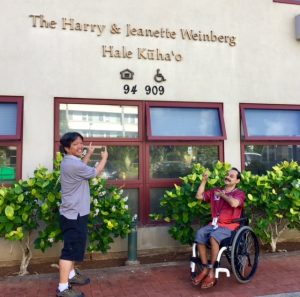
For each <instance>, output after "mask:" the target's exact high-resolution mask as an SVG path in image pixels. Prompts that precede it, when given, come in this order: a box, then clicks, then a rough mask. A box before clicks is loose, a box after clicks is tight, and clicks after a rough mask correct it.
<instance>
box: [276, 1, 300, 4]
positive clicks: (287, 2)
mask: <svg viewBox="0 0 300 297" xmlns="http://www.w3.org/2000/svg"><path fill="white" fill-rule="evenodd" d="M273 1H274V2H278V3H286V4H296V5H300V0H298V1H297V0H273Z"/></svg>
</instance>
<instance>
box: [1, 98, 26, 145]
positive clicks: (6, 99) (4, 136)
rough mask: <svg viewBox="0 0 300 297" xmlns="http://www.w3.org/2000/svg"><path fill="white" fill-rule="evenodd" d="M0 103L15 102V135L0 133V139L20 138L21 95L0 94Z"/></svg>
mask: <svg viewBox="0 0 300 297" xmlns="http://www.w3.org/2000/svg"><path fill="white" fill-rule="evenodd" d="M0 103H15V104H17V125H16V134H15V135H0V140H21V139H22V136H23V133H22V128H23V97H16V96H0Z"/></svg>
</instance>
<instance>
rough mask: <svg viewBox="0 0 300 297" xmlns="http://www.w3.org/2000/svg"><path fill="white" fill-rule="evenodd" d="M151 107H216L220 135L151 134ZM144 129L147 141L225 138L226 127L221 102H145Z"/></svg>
mask: <svg viewBox="0 0 300 297" xmlns="http://www.w3.org/2000/svg"><path fill="white" fill-rule="evenodd" d="M151 107H166V108H173V107H174V108H178V107H182V108H193V107H194V108H201V109H217V110H218V114H219V119H220V129H221V136H186V137H185V136H153V135H152V129H151V117H150V109H151ZM146 130H147V138H148V140H149V141H151V140H170V141H172V140H212V141H214V140H225V139H226V138H227V136H226V129H225V122H224V113H223V104H222V103H198V102H167V101H163V102H162V101H160V102H155V101H151V102H149V101H148V102H146Z"/></svg>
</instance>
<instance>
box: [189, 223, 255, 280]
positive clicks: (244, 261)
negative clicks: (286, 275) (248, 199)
mask: <svg viewBox="0 0 300 297" xmlns="http://www.w3.org/2000/svg"><path fill="white" fill-rule="evenodd" d="M233 222H239V223H240V227H239V228H238V229H237V230H235V231H233V232H232V235H231V237H228V238H225V239H224V240H222V241H221V243H220V250H219V253H218V256H217V260H216V263H215V265H214V268H215V277H216V279H218V278H219V274H220V273H225V274H226V276H227V277H230V272H233V274H234V276H235V277H236V280H237V281H238V282H239V283H243V284H244V283H248V282H249V281H250V280H251V279H252V278H253V276H254V274H255V272H256V270H257V266H258V261H259V243H258V239H257V237H256V235H255V233H254V231H253V230H252V228H251V227H249V226H248V219H247V218H240V219H236V220H233ZM222 257H226V259H227V261H228V263H229V265H230V267H229V268H227V267H221V258H222ZM190 270H191V278H192V279H193V278H195V277H196V276H197V275H198V274H199V273H200V272H201V271H202V264H201V259H200V256H199V253H198V249H197V243H196V242H195V243H194V244H193V248H192V257H191V259H190Z"/></svg>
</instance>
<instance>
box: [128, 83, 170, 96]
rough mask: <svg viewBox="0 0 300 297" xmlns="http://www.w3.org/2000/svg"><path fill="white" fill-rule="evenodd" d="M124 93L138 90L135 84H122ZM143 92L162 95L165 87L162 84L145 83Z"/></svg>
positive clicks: (134, 92)
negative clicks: (151, 84)
mask: <svg viewBox="0 0 300 297" xmlns="http://www.w3.org/2000/svg"><path fill="white" fill-rule="evenodd" d="M123 91H124V94H129V93H131V94H133V95H134V94H136V93H137V92H138V88H137V85H134V86H129V85H124V87H123ZM144 91H145V94H146V95H154V96H156V95H163V94H164V93H165V88H164V87H163V86H150V85H146V86H145V88H144Z"/></svg>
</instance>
